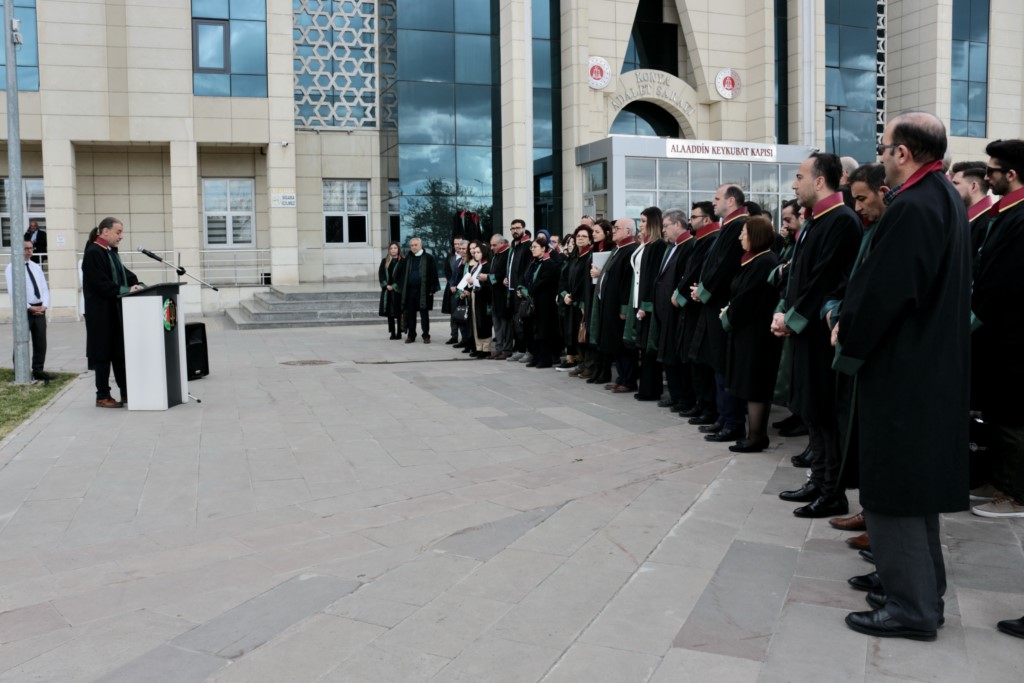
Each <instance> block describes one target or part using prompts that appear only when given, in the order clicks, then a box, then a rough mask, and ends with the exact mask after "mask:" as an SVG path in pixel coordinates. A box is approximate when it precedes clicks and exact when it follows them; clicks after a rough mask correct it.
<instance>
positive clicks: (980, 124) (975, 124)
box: [967, 121, 985, 138]
mask: <svg viewBox="0 0 1024 683" xmlns="http://www.w3.org/2000/svg"><path fill="white" fill-rule="evenodd" d="M967 137H971V138H983V137H985V122H984V121H968V122H967Z"/></svg>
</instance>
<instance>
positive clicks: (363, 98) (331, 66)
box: [292, 0, 380, 128]
mask: <svg viewBox="0 0 1024 683" xmlns="http://www.w3.org/2000/svg"><path fill="white" fill-rule="evenodd" d="M292 7H293V12H294V31H293V33H294V39H295V125H296V126H299V127H302V128H339V127H340V128H375V127H377V123H378V117H379V115H380V112H379V104H378V96H377V88H378V85H379V84H378V74H377V10H376V4H375V3H373V2H358V1H356V0H293V5H292Z"/></svg>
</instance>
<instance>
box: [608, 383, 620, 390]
mask: <svg viewBox="0 0 1024 683" xmlns="http://www.w3.org/2000/svg"><path fill="white" fill-rule="evenodd" d="M617 386H619V385H618V384H616V383H615V382H612V383H611V384H605V385H604V388H605V389H607V390H608V391H612V390H614V389H615V387H617Z"/></svg>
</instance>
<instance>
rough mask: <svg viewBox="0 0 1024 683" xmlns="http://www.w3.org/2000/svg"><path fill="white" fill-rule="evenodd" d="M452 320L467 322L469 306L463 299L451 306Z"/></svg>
mask: <svg viewBox="0 0 1024 683" xmlns="http://www.w3.org/2000/svg"><path fill="white" fill-rule="evenodd" d="M452 321H453V322H456V323H468V322H469V306H468V305H467V304H466V302H465V301H460V302H458V303H457V304H455V306H454V307H452Z"/></svg>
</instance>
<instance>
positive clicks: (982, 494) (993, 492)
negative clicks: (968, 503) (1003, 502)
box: [971, 484, 1003, 502]
mask: <svg viewBox="0 0 1024 683" xmlns="http://www.w3.org/2000/svg"><path fill="white" fill-rule="evenodd" d="M1002 495H1003V494H1002V493H1001V492H1000V491H999V490H997V489H996V487H995V486H992V484H985V485H984V486H979V487H978V488H976V489H971V500H973V501H976V502H981V501H985V502H988V501H990V500H992V499H993V498H999V497H1000V496H1002Z"/></svg>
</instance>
